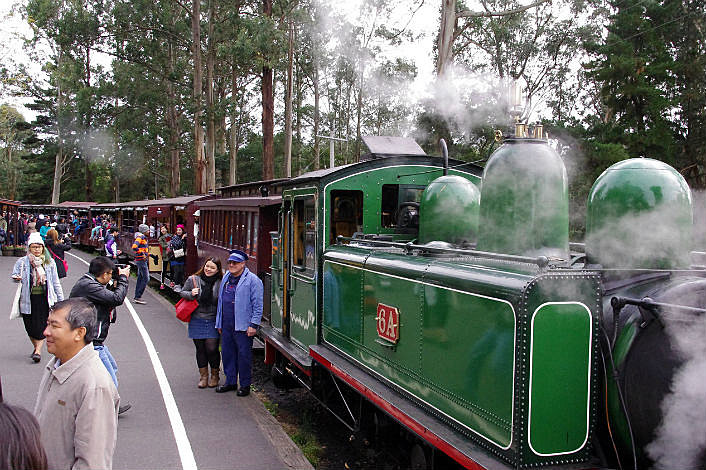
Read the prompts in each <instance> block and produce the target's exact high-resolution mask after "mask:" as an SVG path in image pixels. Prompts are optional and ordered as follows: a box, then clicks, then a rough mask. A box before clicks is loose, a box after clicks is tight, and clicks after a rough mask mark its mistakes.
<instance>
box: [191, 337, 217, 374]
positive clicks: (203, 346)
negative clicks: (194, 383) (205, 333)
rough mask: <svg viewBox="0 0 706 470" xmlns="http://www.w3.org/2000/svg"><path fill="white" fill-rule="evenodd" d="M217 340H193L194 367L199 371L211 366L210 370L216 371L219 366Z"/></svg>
mask: <svg viewBox="0 0 706 470" xmlns="http://www.w3.org/2000/svg"><path fill="white" fill-rule="evenodd" d="M218 341H219V338H206V339H195V340H194V346H196V365H198V366H199V369H200V368H202V367H206V366H208V365H210V366H211V369H218V368H219V367H220V366H221V354H220V353H219V352H218Z"/></svg>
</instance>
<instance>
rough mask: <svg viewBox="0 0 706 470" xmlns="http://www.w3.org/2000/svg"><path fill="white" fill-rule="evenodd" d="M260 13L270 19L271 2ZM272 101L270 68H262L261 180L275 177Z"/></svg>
mask: <svg viewBox="0 0 706 470" xmlns="http://www.w3.org/2000/svg"><path fill="white" fill-rule="evenodd" d="M262 5H263V9H262V12H263V14H264V15H265V16H266V17H267V18H271V17H272V0H263V1H262ZM274 101H275V95H274V93H273V83H272V68H271V67H268V66H267V65H265V66H263V67H262V179H264V180H270V179H273V178H274V177H275V163H274V162H275V147H274V129H275V122H274V119H275V118H274V108H275V106H274Z"/></svg>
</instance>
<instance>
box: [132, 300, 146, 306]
mask: <svg viewBox="0 0 706 470" xmlns="http://www.w3.org/2000/svg"><path fill="white" fill-rule="evenodd" d="M132 301H133V302H135V303H136V304H140V305H147V302H145V301H144V300H142V299H133V300H132Z"/></svg>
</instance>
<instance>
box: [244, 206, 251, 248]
mask: <svg viewBox="0 0 706 470" xmlns="http://www.w3.org/2000/svg"><path fill="white" fill-rule="evenodd" d="M251 236H252V212H248V231H247V232H246V235H245V237H246V240H247V241H246V244H245V245H246V246H245V252H246V253H250V254H252V252H251V251H250V247H251V246H252V245H251V244H250V240H251V238H250V237H251Z"/></svg>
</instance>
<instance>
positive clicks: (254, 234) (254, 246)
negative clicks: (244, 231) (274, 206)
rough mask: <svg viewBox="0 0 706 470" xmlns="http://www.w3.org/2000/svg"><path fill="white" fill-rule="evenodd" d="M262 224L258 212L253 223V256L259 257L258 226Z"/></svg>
mask: <svg viewBox="0 0 706 470" xmlns="http://www.w3.org/2000/svg"><path fill="white" fill-rule="evenodd" d="M259 222H260V215H259V214H258V213H257V212H256V213H255V214H254V215H253V223H252V254H253V255H254V256H257V225H258V223H259Z"/></svg>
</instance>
